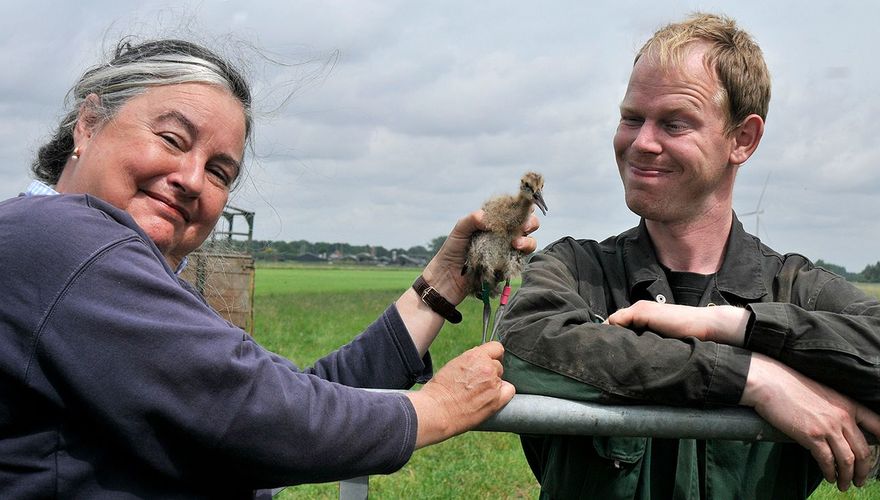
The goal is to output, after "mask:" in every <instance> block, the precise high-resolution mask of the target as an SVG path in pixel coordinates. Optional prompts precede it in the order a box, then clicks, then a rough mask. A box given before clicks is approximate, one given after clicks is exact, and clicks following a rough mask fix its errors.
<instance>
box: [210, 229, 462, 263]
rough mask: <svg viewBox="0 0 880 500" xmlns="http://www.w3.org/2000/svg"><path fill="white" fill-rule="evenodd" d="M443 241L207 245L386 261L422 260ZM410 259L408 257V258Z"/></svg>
mask: <svg viewBox="0 0 880 500" xmlns="http://www.w3.org/2000/svg"><path fill="white" fill-rule="evenodd" d="M445 241H446V237H445V236H439V237H437V238H434V239H432V240H431V241H430V242H428V244H427V245H416V246H412V247H409V248H390V249H389V248H385V247H383V246H379V245H351V244H349V243H341V242H336V243H329V242H323V241H320V242H315V243H313V242H310V241H306V240H296V241H270V240H252V241H250V242H246V241H238V240H232V241H214V242H210V241H209V243H208V244H209V245H213V246H214V247H219V248H221V249H225V250H233V251H239V252H247V253H250V254H251V255H253V256H254V259H255V260H258V261H272V262H283V261H298V260H341V259H347V260H356V261H358V262H364V261H367V262H373V261H376V262H388V261H391V260H392V259H398V258H400V257H407V258H409V259H410V261H412V262H422V263H425V262H427V261H429V260H431V258H432V257H433V256H434V254H436V253H437V251H438V250H440V247H441V246H442V245H443V243H444V242H445ZM407 262H409V261H407Z"/></svg>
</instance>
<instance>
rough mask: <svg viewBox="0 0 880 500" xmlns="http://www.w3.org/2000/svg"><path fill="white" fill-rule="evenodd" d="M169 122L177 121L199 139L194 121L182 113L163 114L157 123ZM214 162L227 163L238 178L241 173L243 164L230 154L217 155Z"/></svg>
mask: <svg viewBox="0 0 880 500" xmlns="http://www.w3.org/2000/svg"><path fill="white" fill-rule="evenodd" d="M168 120H171V121H175V122H177V123H178V124H180V126H181V127H183V128H185V129H186V131H187V133H189V135H190V136H191V137H192V138H193V139H195V138H197V137H198V135H199V128H198V127H196V125H195V124H194V123H193V122H192V121H190V119H189V118H187V117H186V115H184V114H183V113H181V112H180V111H176V110H171V111H168V112H166V113H162V114H161V115H159V119H158V120H157V121H159V122H163V121H168ZM214 160H215V161H218V162H220V163H225V164H227V165H228V166H230V167H232V168H234V169H235V175H236V176H238V173H239V172H240V171H241V162H240V161H239V160H236V159H235V158H233V157H232V156H230V155H228V154H225V153H221V154H218V155H215V156H214Z"/></svg>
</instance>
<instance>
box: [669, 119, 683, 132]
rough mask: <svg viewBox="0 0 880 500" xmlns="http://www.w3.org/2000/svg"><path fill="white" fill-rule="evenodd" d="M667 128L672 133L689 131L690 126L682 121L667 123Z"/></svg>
mask: <svg viewBox="0 0 880 500" xmlns="http://www.w3.org/2000/svg"><path fill="white" fill-rule="evenodd" d="M665 127H666V130H669V131H670V132H681V131H683V130H687V129H688V124H687V123H685V122H681V121H671V122H666V124H665Z"/></svg>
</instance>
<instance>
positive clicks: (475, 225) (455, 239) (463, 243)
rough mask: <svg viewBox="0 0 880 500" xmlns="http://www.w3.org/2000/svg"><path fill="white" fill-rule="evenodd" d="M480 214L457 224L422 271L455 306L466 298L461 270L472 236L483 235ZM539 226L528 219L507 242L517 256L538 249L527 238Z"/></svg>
mask: <svg viewBox="0 0 880 500" xmlns="http://www.w3.org/2000/svg"><path fill="white" fill-rule="evenodd" d="M483 216H484V214H483V211H482V210H477V211H476V212H471V213H470V214H468V215H467V216H465V217H463V218H462V219H460V220H459V221H458V223H457V224H456V225H455V227H454V228H452V232H451V233H449V236H448V237H447V238H446V242H445V243H443V246H442V247H441V248H440V251H439V252H437V255H435V256H434V258H433V259H431V262H429V263H428V265H427V266H426V267H425V270H424V272H423V273H422V275H423V276H424V277H425V281H427V282H428V283H429V284H430V285H431V286H433V287H434V289H435V290H437V291H438V292H439V293H440V295H442V296H443V297H444V298H446V300H448V301H449V302H451V303H453V304H458V303H460V302H461V301H462V300H464V299H465V297H467V294H468V283H467V280H466V279H465V277H464V276H462V274H461V270H462V268H463V267H464V262H465V258H466V256H467V250H468V245H470V241H471V236H472V235H473V234H474V233H475V232H477V231H485V230H486V229H487V228H486V225H485V224H484V222H483ZM539 226H540V222H539V220H538V218H537V217H536V216H534V215H530V216H529V217H528V219H526V222H525V223H524V224H523V226H522V235H521V236H519V237H517V238H514V239H513V241H511V242H510V244H511V246H512V247H513V248H515V249H517V250H519V251H520V252H524V253H527V254H529V253H532V252H534V251H535V249H537V248H538V242H537V241H535V239H534V238H532V237H530V236H529V234H531V233H533V232H534V231H536V230H537V229H538V227H539Z"/></svg>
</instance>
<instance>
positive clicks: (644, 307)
mask: <svg viewBox="0 0 880 500" xmlns="http://www.w3.org/2000/svg"><path fill="white" fill-rule="evenodd" d="M749 314H751V313H749V311H747V310H745V309H742V308H740V307H734V306H713V307H691V306H681V305H677V304H660V303H658V302H652V301H649V300H640V301H638V302H636V303H635V304H633V305H631V306H630V307H625V308H623V309H618V310H617V311H615V312H614V313H613V314H612V315H611V316H608V319H607V320H606V321H605V322H606V323H608V324H610V325H616V326H622V327H624V328H629V329H630V330H650V331H652V332H654V333H656V334H658V335H662V336H664V337H669V338H676V339H683V338H685V337H696V338H698V339H700V340H710V341H713V342H719V343H722V344H729V345H735V346H742V345H743V342H744V339H745V333H746V325H747V324H748V322H749Z"/></svg>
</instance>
